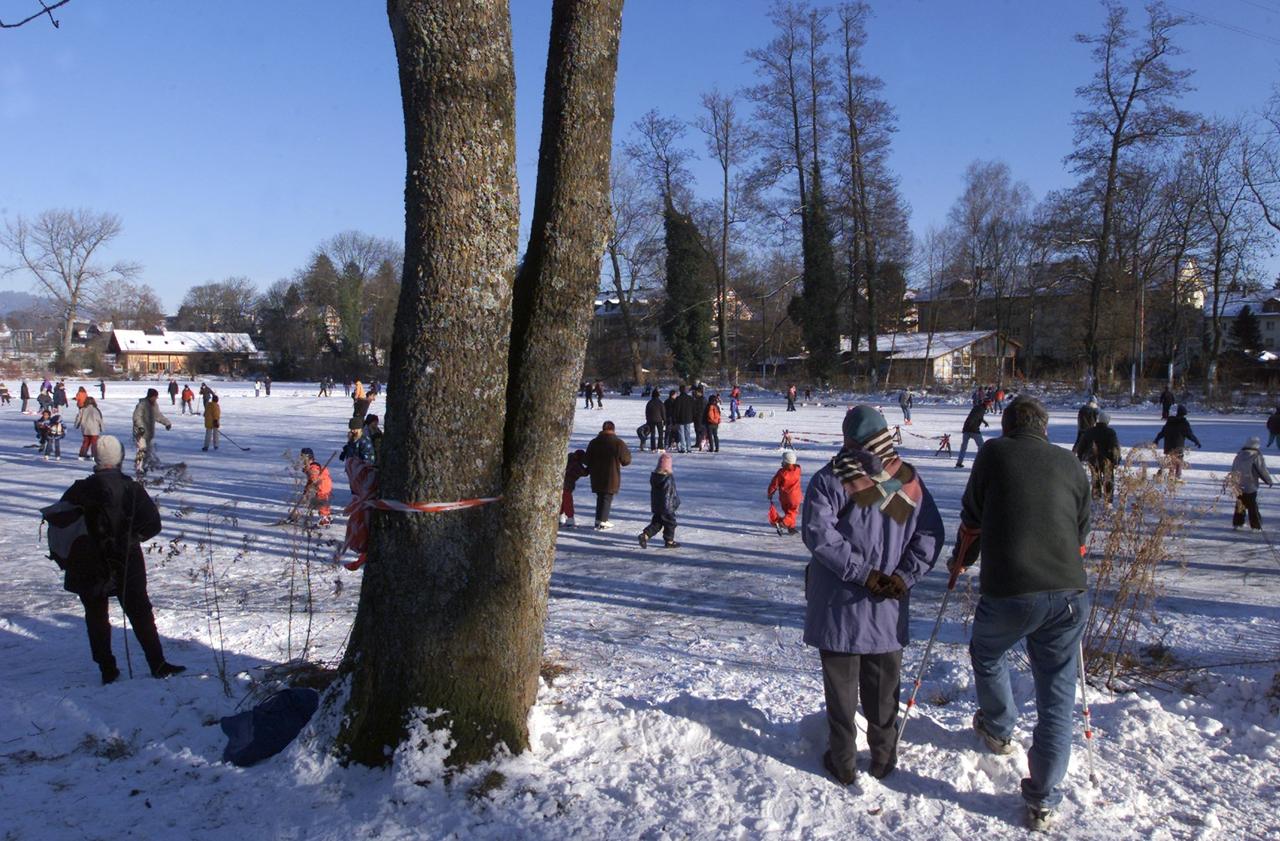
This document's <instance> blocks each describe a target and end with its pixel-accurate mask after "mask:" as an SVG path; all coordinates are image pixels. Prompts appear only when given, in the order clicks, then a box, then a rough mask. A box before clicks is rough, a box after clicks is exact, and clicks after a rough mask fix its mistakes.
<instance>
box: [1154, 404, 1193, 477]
mask: <svg viewBox="0 0 1280 841" xmlns="http://www.w3.org/2000/svg"><path fill="white" fill-rule="evenodd" d="M1162 440H1163V441H1164V455H1165V461H1166V463H1167V464H1162V465H1160V469H1159V470H1157V471H1156V475H1157V476H1160V475H1161V474H1163V473H1164V469H1165V467H1166V466H1167V467H1168V468H1169V469H1171V470H1172V471H1173V475H1174V476H1175V477H1176V478H1178V479H1181V478H1182V468H1183V467H1185V466H1186V463H1187V462H1186V453H1187V441H1191V442H1192V443H1193V444H1195V445H1196V446H1197V447H1199V446H1200V439H1199V438H1197V437H1196V434H1195V433H1194V432H1192V431H1191V421H1189V420H1187V407H1186V406H1184V405H1182V404H1181V403H1179V404H1178V411H1177V413H1176V414H1175V415H1174V416H1173V417H1171V418H1169V420H1167V421H1165V423H1164V426H1163V427H1161V429H1160V431H1159V432H1157V433H1156V437H1155V443H1157V444H1159V443H1160V442H1161V441H1162Z"/></svg>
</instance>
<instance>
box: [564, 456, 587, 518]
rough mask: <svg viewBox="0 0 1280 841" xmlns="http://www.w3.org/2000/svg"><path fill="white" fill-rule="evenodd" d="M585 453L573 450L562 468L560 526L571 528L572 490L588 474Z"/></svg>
mask: <svg viewBox="0 0 1280 841" xmlns="http://www.w3.org/2000/svg"><path fill="white" fill-rule="evenodd" d="M590 472H591V471H590V470H588V469H587V451H586V450H574V451H573V452H572V453H569V460H568V462H566V463H565V466H564V489H563V490H562V491H561V493H560V525H562V526H568V527H569V528H573V488H574V486H575V485H577V484H578V480H579V479H581V478H582V477H583V476H587V475H589V474H590Z"/></svg>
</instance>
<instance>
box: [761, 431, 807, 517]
mask: <svg viewBox="0 0 1280 841" xmlns="http://www.w3.org/2000/svg"><path fill="white" fill-rule="evenodd" d="M775 493H776V494H777V495H778V505H780V506H782V511H781V513H779V511H778V508H777V506H775V505H774V504H773V495H774V494H775ZM766 495H767V496H768V499H769V522H770V523H771V524H772V525H773V527H774V528H775V529H776V530H777V532H778V535H779V536H781V535H782V533H783V529H784V528H785V529H786V533H787V534H797V533H798V532H797V530H796V515H797V514H799V513H800V503H801V502H802V501H803V500H804V488H803V486H802V485H801V480H800V465H798V464H796V451H795V450H787V451H786V452H784V453H783V454H782V466H781V467H779V468H778V472H777V473H775V474H773V479H772V480H771V481H770V482H769V490H768V493H767V494H766Z"/></svg>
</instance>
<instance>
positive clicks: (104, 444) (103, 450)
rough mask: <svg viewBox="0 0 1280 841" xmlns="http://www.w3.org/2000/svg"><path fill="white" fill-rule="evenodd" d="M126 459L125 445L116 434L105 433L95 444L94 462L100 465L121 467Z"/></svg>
mask: <svg viewBox="0 0 1280 841" xmlns="http://www.w3.org/2000/svg"><path fill="white" fill-rule="evenodd" d="M122 461H124V445H122V444H121V443H120V439H119V438H117V437H116V436H114V435H103V436H102V437H101V438H99V439H98V443H97V444H95V445H94V453H93V463H94V464H96V465H98V466H99V467H119V466H120V462H122Z"/></svg>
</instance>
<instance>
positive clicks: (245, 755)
mask: <svg viewBox="0 0 1280 841" xmlns="http://www.w3.org/2000/svg"><path fill="white" fill-rule="evenodd" d="M319 706H320V693H319V692H317V691H315V690H314V689H302V688H294V689H282V690H280V691H279V692H277V693H276V694H274V695H272V696H271V697H270V698H268V699H267V700H265V701H263V702H262V703H261V704H259V705H258V706H256V707H254V708H253V709H251V710H246V711H245V712H242V713H237V714H235V715H229V716H226V717H225V718H223V719H222V722H221V724H222V732H223V733H226V734H227V747H226V749H225V750H223V752H222V761H223V762H230V763H231V764H232V765H239V766H241V767H245V766H248V765H253V764H254V763H256V762H261V761H262V760H264V759H267V758H268V757H272V756H275V755H276V754H277V753H279V752H280V751H282V750H284V749H285V748H287V747H288V746H289V743H290V742H292V741H293V740H294V739H295V738H297V736H298V733H299V732H301V731H302V728H303V727H305V726H306V724H307V722H308V721H310V720H311V716H313V715H315V712H316V709H317V708H318V707H319Z"/></svg>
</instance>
